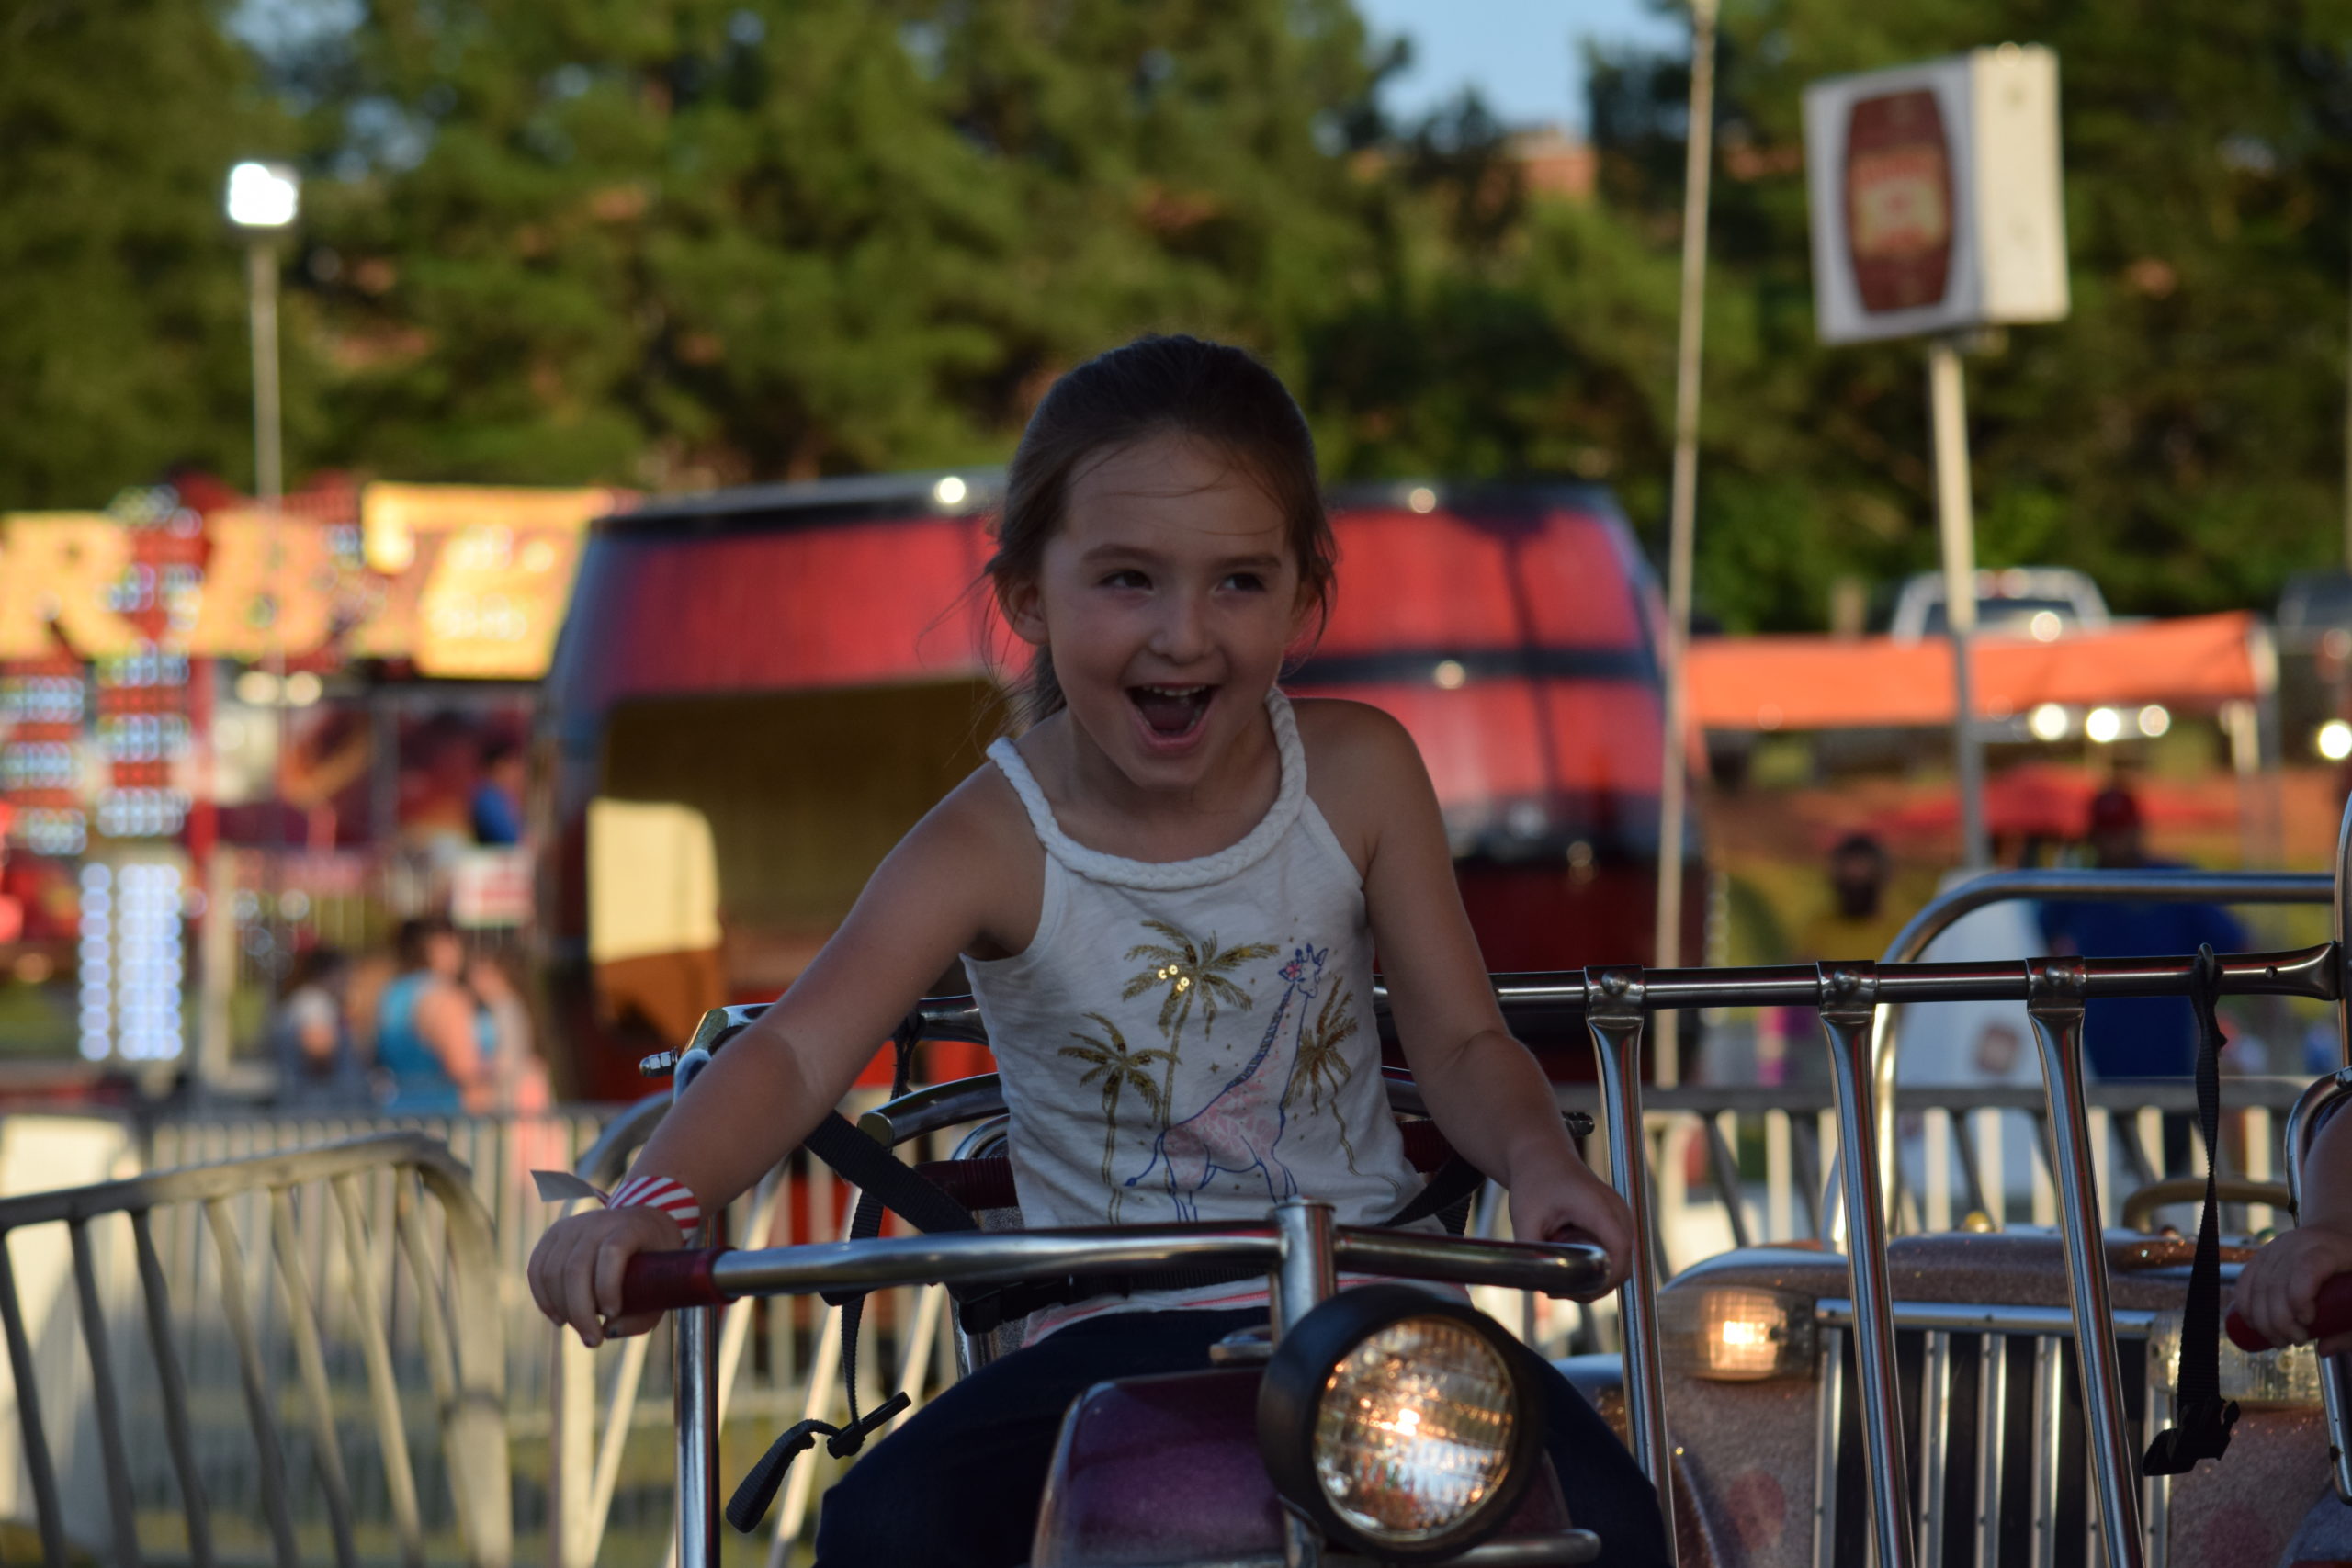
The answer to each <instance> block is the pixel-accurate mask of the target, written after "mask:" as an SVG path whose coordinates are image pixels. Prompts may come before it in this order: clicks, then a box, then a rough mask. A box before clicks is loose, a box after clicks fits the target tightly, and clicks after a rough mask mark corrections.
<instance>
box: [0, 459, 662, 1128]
mask: <svg viewBox="0 0 2352 1568" xmlns="http://www.w3.org/2000/svg"><path fill="white" fill-rule="evenodd" d="M622 499H623V498H621V497H620V496H618V495H617V494H616V492H613V491H603V490H571V491H546V490H535V491H526V490H503V489H488V488H475V487H461V486H430V485H398V484H368V485H365V486H357V485H354V484H351V483H348V482H345V481H342V480H340V479H334V478H333V477H329V478H327V479H322V481H320V482H318V483H317V484H315V485H314V486H313V487H312V488H311V489H310V490H308V491H304V492H302V493H300V494H298V495H295V496H292V497H289V498H288V500H287V502H285V504H284V505H283V507H282V508H280V509H277V510H276V511H274V512H269V511H264V510H262V509H260V508H258V507H256V506H254V505H253V504H252V503H251V502H247V501H245V500H244V499H243V497H240V496H237V495H235V494H233V493H232V492H231V491H228V490H226V488H225V487H222V486H220V485H219V484H218V483H216V482H213V481H210V480H209V479H205V478H204V477H202V476H200V475H198V476H188V477H187V478H185V479H181V480H180V481H179V482H178V483H177V484H175V485H170V486H161V487H153V488H146V489H140V490H135V491H126V492H125V493H124V494H123V495H122V496H121V497H119V498H118V500H117V501H116V502H115V503H114V505H113V506H111V507H110V508H109V509H108V510H107V511H105V512H96V513H12V514H8V515H6V516H5V517H0V811H5V813H6V817H7V818H8V825H7V828H6V858H5V864H0V897H5V898H6V900H7V903H8V908H11V909H13V910H14V911H15V918H14V919H11V920H9V921H7V922H6V928H7V929H0V1025H5V1026H0V1039H5V1040H6V1043H7V1050H8V1052H9V1053H10V1054H11V1055H13V1056H15V1057H16V1058H17V1059H19V1060H30V1061H37V1062H38V1061H47V1062H51V1063H55V1062H59V1061H62V1062H66V1063H80V1064H85V1066H84V1068H83V1071H84V1072H85V1073H94V1072H96V1071H98V1070H103V1069H113V1068H130V1069H133V1070H138V1069H141V1068H145V1067H155V1068H158V1069H162V1070H165V1071H169V1070H173V1069H175V1068H176V1067H177V1066H180V1065H183V1063H184V1061H185V1059H187V1058H189V1057H190V1056H191V1054H192V1055H193V1058H194V1059H193V1061H192V1063H187V1065H189V1066H193V1067H194V1068H195V1070H196V1071H197V1072H198V1074H199V1075H200V1076H201V1077H204V1078H205V1079H207V1080H208V1081H209V1082H214V1083H218V1082H220V1081H222V1080H224V1079H228V1078H232V1077H236V1076H237V1071H238V1069H237V1066H236V1062H237V1058H238V1057H239V1055H241V1052H242V1048H243V1047H246V1046H250V1045H251V1044H252V1043H254V1039H255V1037H256V1036H257V1035H258V1033H259V1032H260V1031H261V1028H262V1025H263V1018H264V1015H265V1013H266V1009H267V1006H268V1004H269V1002H270V1000H271V998H272V996H273V993H274V991H275V990H276V989H277V987H278V986H279V985H280V984H281V983H282V981H283V979H284V977H285V976H286V974H287V972H288V964H289V963H290V961H291V959H292V958H293V957H294V955H296V954H297V953H300V952H301V951H303V950H305V949H308V948H311V947H313V946H315V945H318V944H321V943H327V944H333V945H335V946H339V947H342V948H345V949H348V950H351V951H353V952H354V953H356V954H357V955H360V956H363V957H364V956H366V955H367V954H368V953H370V952H371V951H373V950H375V949H376V948H378V947H379V945H380V944H381V942H383V940H384V938H385V937H386V935H387V934H388V930H389V927H390V923H391V922H393V921H395V920H397V919H400V918H401V917H403V916H406V915H410V914H415V913H421V912H425V911H426V910H428V909H430V910H434V911H438V912H447V913H453V914H455V915H456V916H457V917H458V919H460V920H461V921H464V922H467V923H469V924H472V925H473V926H475V927H476V928H477V930H478V931H480V932H481V935H482V937H483V939H484V940H491V941H500V940H504V939H505V937H506V936H507V935H508V934H509V933H512V932H515V931H518V930H519V929H520V927H521V925H522V923H523V922H524V921H525V920H526V919H527V916H528V911H529V898H528V892H529V888H528V876H527V861H526V860H525V859H524V853H525V852H524V850H523V849H522V847H521V846H520V845H519V844H518V843H517V842H516V841H515V840H517V839H518V837H519V832H518V831H517V830H516V823H517V819H518V818H519V811H520V805H521V803H520V802H519V801H514V800H511V799H510V800H508V801H507V802H505V804H506V806H507V807H508V809H506V810H505V811H504V812H503V814H501V813H500V812H498V811H496V810H495V809H493V808H494V807H496V806H497V805H499V804H500V803H499V801H498V800H496V799H495V798H493V797H494V795H497V794H498V793H499V792H502V791H503V792H505V793H506V794H508V795H511V794H512V792H513V789H514V783H515V780H514V773H515V770H514V769H512V768H511V767H503V765H502V759H503V755H504V750H503V749H504V748H507V747H519V745H520V743H521V742H522V741H523V740H524V739H526V737H527V733H528V728H529V722H530V713H531V704H532V697H533V691H534V687H533V684H532V683H533V682H536V681H537V678H538V677H539V675H540V674H541V673H542V672H543V671H545V669H546V665H547V660H548V650H549V649H550V648H551V647H552V645H553V643H554V640H555V636H556V631H557V627H558V626H559V624H560V620H561V618H562V615H563V608H564V605H565V604H566V603H567V601H568V599H569V596H570V592H571V579H572V574H573V570H574V568H575V566H576V564H577V560H578V555H579V547H580V540H581V536H582V528H583V526H584V525H585V524H586V522H587V521H588V519H590V518H591V517H593V516H595V515H598V514H600V513H610V512H612V511H614V510H615V509H616V507H617V506H618V505H619V504H621V502H622ZM478 818H479V819H480V820H478ZM491 818H496V820H495V821H492V820H491ZM51 1077H54V1074H53V1072H52V1073H51ZM258 1082H259V1080H257V1084H258Z"/></svg>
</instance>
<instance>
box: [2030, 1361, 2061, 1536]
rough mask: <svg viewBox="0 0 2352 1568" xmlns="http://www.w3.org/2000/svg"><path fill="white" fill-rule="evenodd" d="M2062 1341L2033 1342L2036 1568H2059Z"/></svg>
mask: <svg viewBox="0 0 2352 1568" xmlns="http://www.w3.org/2000/svg"><path fill="white" fill-rule="evenodd" d="M2058 1359H2059V1341H2058V1337H2056V1336H2055V1335H2051V1334H2042V1335H2038V1336H2036V1337H2035V1338H2034V1341H2033V1405H2032V1416H2033V1427H2032V1430H2033V1447H2032V1450H2031V1451H2030V1458H2031V1460H2032V1471H2031V1475H2032V1480H2031V1482H2030V1494H2031V1495H2030V1496H2029V1497H2028V1499H2027V1501H2028V1503H2029V1504H2030V1506H2031V1507H2032V1509H2033V1568H2057V1562H2058V1446H2059V1438H2060V1437H2061V1436H2062V1435H2063V1433H2064V1416H2065V1411H2064V1407H2063V1402H2062V1400H2061V1398H2060V1395H2059V1393H2058V1382H2059V1379H2060V1377H2061V1376H2062V1375H2063V1374H2062V1373H2061V1371H2060V1370H2059V1366H2058Z"/></svg>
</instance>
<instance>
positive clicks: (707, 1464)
mask: <svg viewBox="0 0 2352 1568" xmlns="http://www.w3.org/2000/svg"><path fill="white" fill-rule="evenodd" d="M707 1066H710V1052H709V1050H708V1048H707V1047H706V1046H704V1045H700V1044H696V1045H692V1046H689V1047H688V1048H687V1049H686V1050H685V1052H684V1054H683V1055H680V1056H679V1058H678V1066H677V1076H676V1077H674V1078H673V1079H672V1080H671V1090H670V1103H671V1104H672V1105H673V1107H674V1106H675V1105H676V1104H677V1102H678V1100H680V1099H681V1098H682V1097H684V1094H685V1092H686V1090H687V1089H691V1088H692V1087H693V1086H694V1081H695V1078H697V1077H701V1076H702V1070H703V1069H704V1068H705V1067H707ZM717 1219H718V1216H717V1215H715V1214H713V1215H710V1216H707V1217H706V1218H705V1219H704V1221H703V1222H702V1224H699V1225H697V1226H695V1234H694V1235H691V1236H688V1237H687V1238H686V1244H687V1245H688V1246H689V1247H707V1246H709V1245H710V1238H711V1236H712V1235H713V1234H715V1232H716V1231H717V1229H718V1225H717V1224H716V1222H717ZM670 1321H671V1333H672V1335H673V1337H674V1338H675V1342H676V1348H677V1379H676V1383H675V1385H674V1386H675V1393H674V1395H673V1400H674V1403H675V1406H676V1418H677V1426H678V1568H718V1520H719V1511H718V1356H717V1354H716V1353H715V1352H716V1349H717V1340H718V1308H716V1307H682V1308H680V1309H679V1310H677V1311H675V1312H673V1313H672V1314H670Z"/></svg>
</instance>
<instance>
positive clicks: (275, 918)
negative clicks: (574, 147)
mask: <svg viewBox="0 0 2352 1568" xmlns="http://www.w3.org/2000/svg"><path fill="white" fill-rule="evenodd" d="M245 281H246V285H247V288H246V293H247V295H248V296H249V299H250V308H251V311H252V316H253V340H254V498H255V499H256V500H258V501H259V502H261V509H262V515H263V517H264V518H265V519H266V524H267V527H268V534H269V609H270V614H269V641H268V643H267V645H266V649H265V650H264V653H263V660H264V664H263V667H264V668H265V669H266V670H267V671H269V675H270V680H271V683H272V685H273V687H274V689H275V690H276V692H277V706H276V707H275V708H274V709H273V710H272V715H271V716H272V722H273V724H274V725H275V727H276V728H275V739H274V741H273V743H272V748H271V750H272V758H273V761H272V765H271V778H270V785H269V801H270V807H271V815H272V818H274V821H273V825H272V827H271V829H270V844H271V854H270V857H269V864H268V868H267V874H266V878H265V882H266V893H267V894H268V897H269V910H268V917H267V924H268V931H269V934H270V947H269V976H270V978H271V980H272V982H273V984H272V986H271V990H272V992H273V994H274V993H275V991H276V986H275V981H276V980H277V978H278V977H280V976H284V975H285V974H286V972H287V971H286V952H285V948H286V943H287V931H286V923H285V921H284V920H283V919H281V918H280V916H279V914H278V904H279V902H280V900H281V898H282V897H283V894H284V887H283V882H284V879H285V874H286V801H285V791H284V783H285V777H286V753H287V707H286V539H285V534H284V528H285V516H286V504H285V503H286V449H285V426H284V412H283V407H282V402H281V400H280V398H279V395H278V379H277V368H278V355H277V243H276V242H275V241H274V240H272V239H271V238H270V237H269V236H268V235H267V234H266V233H261V232H256V233H254V235H253V236H252V237H251V238H250V239H248V240H247V241H246V243H245Z"/></svg>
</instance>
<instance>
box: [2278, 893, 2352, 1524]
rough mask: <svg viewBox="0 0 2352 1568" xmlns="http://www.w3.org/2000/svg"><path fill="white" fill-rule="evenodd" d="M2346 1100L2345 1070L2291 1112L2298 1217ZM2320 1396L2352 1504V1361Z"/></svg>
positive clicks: (2291, 1187)
mask: <svg viewBox="0 0 2352 1568" xmlns="http://www.w3.org/2000/svg"><path fill="white" fill-rule="evenodd" d="M2338 940H2339V941H2341V938H2339V939H2338ZM2346 1096H2352V1066H2346V1067H2339V1068H2337V1069H2336V1070H2335V1072H2333V1073H2331V1074H2329V1075H2328V1076H2327V1077H2324V1078H2321V1079H2320V1080H2319V1081H2318V1082H2316V1083H2314V1084H2312V1086H2311V1088H2309V1089H2305V1090H2303V1092H2302V1094H2301V1097H2300V1098H2298V1099H2297V1100H2296V1101H2295V1106H2294V1109H2293V1110H2291V1111H2288V1112H2287V1191H2288V1194H2289V1196H2290V1201H2291V1202H2292V1203H2293V1205H2294V1209H2295V1213H2297V1214H2301V1213H2302V1212H2303V1160H2304V1158H2305V1156H2308V1155H2309V1154H2310V1152H2311V1146H2312V1139H2313V1138H2315V1137H2317V1136H2318V1135H2319V1128H2320V1123H2321V1122H2324V1121H2325V1120H2326V1117H2325V1115H2324V1114H2323V1113H2324V1111H2327V1110H2328V1109H2329V1108H2331V1107H2336V1108H2337V1109H2336V1111H2335V1113H2336V1114H2337V1115H2339V1116H2352V1109H2346V1108H2342V1107H2340V1106H2338V1102H2339V1101H2341V1100H2344V1099H2345V1098H2346ZM2319 1397H2320V1406H2321V1408H2322V1409H2323V1410H2324V1412H2325V1413H2326V1416H2327V1446H2328V1452H2329V1453H2330V1454H2331V1455H2332V1456H2333V1457H2334V1461H2335V1463H2334V1469H2335V1495H2336V1496H2338V1497H2340V1498H2342V1499H2343V1500H2344V1501H2345V1502H2346V1503H2347V1504H2352V1356H2329V1357H2326V1358H2325V1359H2323V1360H2322V1361H2321V1362H2320V1364H2319Z"/></svg>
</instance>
